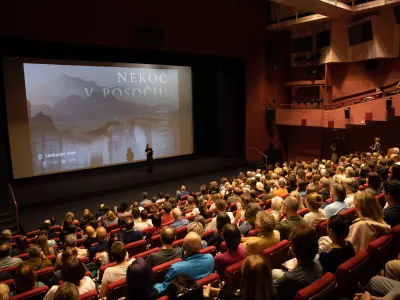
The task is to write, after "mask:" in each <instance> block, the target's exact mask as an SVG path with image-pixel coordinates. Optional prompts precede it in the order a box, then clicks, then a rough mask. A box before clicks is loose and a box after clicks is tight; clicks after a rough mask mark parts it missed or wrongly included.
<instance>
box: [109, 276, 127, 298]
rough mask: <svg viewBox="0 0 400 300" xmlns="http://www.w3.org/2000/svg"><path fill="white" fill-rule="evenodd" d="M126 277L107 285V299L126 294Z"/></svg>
mask: <svg viewBox="0 0 400 300" xmlns="http://www.w3.org/2000/svg"><path fill="white" fill-rule="evenodd" d="M125 289H126V277H125V278H122V279H120V280H117V281H114V282H111V283H110V284H108V285H107V299H119V298H122V297H125V296H126V293H125Z"/></svg>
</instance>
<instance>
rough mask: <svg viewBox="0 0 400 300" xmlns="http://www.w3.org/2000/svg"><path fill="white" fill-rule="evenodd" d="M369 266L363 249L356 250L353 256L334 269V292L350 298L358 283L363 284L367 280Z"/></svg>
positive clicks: (366, 254) (368, 259)
mask: <svg viewBox="0 0 400 300" xmlns="http://www.w3.org/2000/svg"><path fill="white" fill-rule="evenodd" d="M369 267H370V258H369V256H368V253H367V251H365V250H361V251H359V252H357V254H356V255H355V256H354V257H352V258H350V259H349V260H348V261H346V262H344V263H342V264H341V265H340V266H339V267H338V268H337V270H336V282H337V285H336V289H335V291H336V294H337V295H338V296H341V297H348V298H352V296H353V294H354V292H355V291H356V289H357V287H358V284H359V283H361V284H362V285H363V284H365V283H367V282H368V281H369V279H370V278H369V272H368V268H369Z"/></svg>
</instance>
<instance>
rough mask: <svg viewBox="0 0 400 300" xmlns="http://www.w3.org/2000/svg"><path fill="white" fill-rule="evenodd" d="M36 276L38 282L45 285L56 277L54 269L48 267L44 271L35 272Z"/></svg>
mask: <svg viewBox="0 0 400 300" xmlns="http://www.w3.org/2000/svg"><path fill="white" fill-rule="evenodd" d="M35 275H36V278H37V281H40V282H43V283H44V284H47V283H48V282H49V280H50V279H51V277H53V275H54V269H53V267H47V268H44V269H40V270H37V271H35Z"/></svg>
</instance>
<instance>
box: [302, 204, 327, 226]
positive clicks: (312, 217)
mask: <svg viewBox="0 0 400 300" xmlns="http://www.w3.org/2000/svg"><path fill="white" fill-rule="evenodd" d="M303 218H304V221H306V222H307V224H308V225H310V226H311V227H314V228H315V227H317V225H318V223H319V222H321V221H324V220H326V214H325V212H324V210H323V209H322V208H320V209H318V211H317V212H315V211H310V212H309V213H307V214H305V215H304V217H303Z"/></svg>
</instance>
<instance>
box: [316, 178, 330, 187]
mask: <svg viewBox="0 0 400 300" xmlns="http://www.w3.org/2000/svg"><path fill="white" fill-rule="evenodd" d="M319 184H320V187H321V188H323V189H327V188H329V184H330V182H329V179H328V178H325V177H322V178H321V180H320V181H319Z"/></svg>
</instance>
